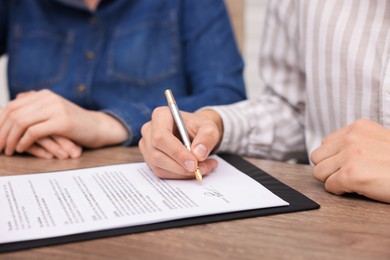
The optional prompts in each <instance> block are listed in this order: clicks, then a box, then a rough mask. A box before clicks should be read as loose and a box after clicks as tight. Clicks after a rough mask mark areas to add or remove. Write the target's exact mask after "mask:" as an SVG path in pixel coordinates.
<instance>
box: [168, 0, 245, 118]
mask: <svg viewBox="0 0 390 260" xmlns="http://www.w3.org/2000/svg"><path fill="white" fill-rule="evenodd" d="M182 3H183V7H182V8H183V10H182V13H183V17H182V28H181V31H182V42H183V44H184V56H183V57H184V69H185V73H186V75H188V80H187V82H188V86H187V87H188V88H189V90H190V91H189V92H190V95H188V96H186V97H175V98H176V102H177V103H178V105H179V107H180V109H181V110H185V111H194V110H196V109H198V108H200V107H203V106H207V105H222V104H229V103H233V102H237V101H240V100H243V99H245V98H246V93H245V86H244V81H243V73H242V72H243V67H244V64H243V61H242V58H241V56H240V53H239V51H238V48H237V45H236V42H235V38H234V35H233V31H232V28H231V24H230V21H229V17H228V14H227V10H226V7H225V5H224V2H223V1H221V0H218V1H215V0H214V1H209V0H197V1H183V2H182Z"/></svg>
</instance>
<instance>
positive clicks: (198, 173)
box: [164, 89, 202, 183]
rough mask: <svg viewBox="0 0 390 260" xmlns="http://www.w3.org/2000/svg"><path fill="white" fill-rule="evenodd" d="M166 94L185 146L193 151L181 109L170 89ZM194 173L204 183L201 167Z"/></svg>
mask: <svg viewBox="0 0 390 260" xmlns="http://www.w3.org/2000/svg"><path fill="white" fill-rule="evenodd" d="M164 93H165V97H166V98H167V102H168V106H169V109H170V110H171V114H172V117H173V120H174V121H175V123H176V126H177V129H178V130H179V133H180V136H181V139H182V141H183V144H184V146H185V147H186V148H187V149H188V151H191V141H190V137H189V136H188V132H187V129H186V127H185V125H184V121H183V118H182V117H181V114H180V111H179V108H178V106H177V104H176V101H175V98H174V97H173V94H172V91H171V90H170V89H167V90H165V92H164ZM194 173H195V177H196V179H197V180H198V182H199V183H202V172H201V171H200V169H199V167H196V170H195V171H194Z"/></svg>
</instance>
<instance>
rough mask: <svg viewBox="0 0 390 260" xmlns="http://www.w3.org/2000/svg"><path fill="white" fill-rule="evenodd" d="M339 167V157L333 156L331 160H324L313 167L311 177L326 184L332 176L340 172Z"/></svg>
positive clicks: (340, 163)
mask: <svg viewBox="0 0 390 260" xmlns="http://www.w3.org/2000/svg"><path fill="white" fill-rule="evenodd" d="M341 165H342V162H341V155H340V154H338V155H335V156H333V157H332V158H328V159H325V160H323V161H321V162H320V163H318V164H317V165H315V166H314V168H313V175H314V177H315V178H316V179H317V180H319V181H321V182H326V180H327V179H328V178H329V177H330V176H331V175H332V174H334V173H335V172H337V171H339V170H340V168H341Z"/></svg>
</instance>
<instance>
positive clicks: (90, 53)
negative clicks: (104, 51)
mask: <svg viewBox="0 0 390 260" xmlns="http://www.w3.org/2000/svg"><path fill="white" fill-rule="evenodd" d="M85 57H87V59H88V60H92V59H93V58H95V53H94V52H93V51H87V52H86V53H85Z"/></svg>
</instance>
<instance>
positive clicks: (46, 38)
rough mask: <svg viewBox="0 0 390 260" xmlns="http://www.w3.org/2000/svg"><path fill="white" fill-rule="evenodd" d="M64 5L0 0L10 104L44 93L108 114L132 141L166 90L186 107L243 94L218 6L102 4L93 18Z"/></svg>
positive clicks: (170, 1)
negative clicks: (21, 95)
mask: <svg viewBox="0 0 390 260" xmlns="http://www.w3.org/2000/svg"><path fill="white" fill-rule="evenodd" d="M67 2H68V3H67ZM70 2H72V1H70ZM70 2H69V1H65V0H61V1H60V0H57V1H56V0H1V3H0V54H4V53H7V54H8V58H9V63H8V82H9V88H10V89H9V90H10V95H11V99H12V98H15V96H16V94H17V93H19V92H23V91H28V90H39V89H50V90H52V91H54V92H55V93H58V94H60V95H61V96H63V97H65V98H66V99H68V100H70V101H72V102H74V103H76V104H78V105H80V106H81V107H84V108H86V109H91V110H99V111H103V112H106V113H108V114H110V115H112V116H114V117H115V118H117V119H118V120H120V121H121V122H122V123H123V124H124V125H125V126H126V127H127V129H128V131H129V134H130V137H129V140H127V142H126V144H136V143H137V142H138V140H139V139H140V129H141V126H142V125H143V124H144V123H145V122H147V121H148V120H150V116H151V113H152V111H153V109H154V108H155V107H156V106H161V105H166V100H165V96H164V90H165V89H167V88H170V89H172V91H173V93H174V95H175V98H176V101H177V103H178V105H179V107H180V109H182V110H185V111H194V110H196V109H198V108H200V107H202V106H206V105H220V104H227V103H232V102H236V101H239V100H242V99H244V98H245V97H246V96H245V88H244V84H243V78H242V70H243V62H242V59H241V57H240V55H239V53H238V51H237V47H236V44H235V41H234V37H233V34H232V30H231V26H230V23H229V20H228V16H227V13H226V9H225V6H224V3H223V1H221V0H212V1H210V0H193V1H192V0H191V1H186V0H103V1H101V3H100V4H99V7H98V9H97V10H96V12H90V11H89V10H87V9H86V8H83V6H82V5H75V4H70ZM73 2H75V1H73ZM76 2H77V1H76Z"/></svg>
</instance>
